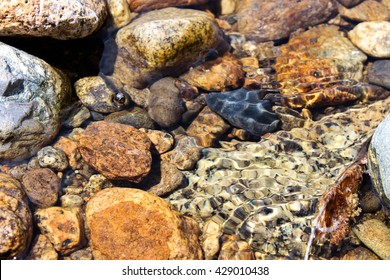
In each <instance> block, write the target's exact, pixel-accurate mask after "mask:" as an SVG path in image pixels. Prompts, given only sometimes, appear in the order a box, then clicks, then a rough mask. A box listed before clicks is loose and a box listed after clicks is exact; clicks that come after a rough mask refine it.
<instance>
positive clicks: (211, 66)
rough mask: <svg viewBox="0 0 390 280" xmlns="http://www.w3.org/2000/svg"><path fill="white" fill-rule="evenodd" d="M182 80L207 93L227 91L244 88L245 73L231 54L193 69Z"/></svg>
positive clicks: (182, 76) (181, 77)
mask: <svg viewBox="0 0 390 280" xmlns="http://www.w3.org/2000/svg"><path fill="white" fill-rule="evenodd" d="M180 79H181V80H184V81H186V82H187V83H189V84H191V85H193V86H196V87H198V88H201V89H204V90H207V91H226V90H232V89H236V88H239V87H241V86H242V84H243V81H244V71H243V70H242V66H241V63H240V61H239V60H238V59H237V58H236V57H235V56H233V55H231V54H230V53H226V54H225V55H224V56H222V57H218V58H217V59H215V60H211V61H207V62H204V63H202V64H201V65H199V66H197V67H195V68H191V69H190V70H189V71H188V72H187V73H185V74H183V75H181V76H180Z"/></svg>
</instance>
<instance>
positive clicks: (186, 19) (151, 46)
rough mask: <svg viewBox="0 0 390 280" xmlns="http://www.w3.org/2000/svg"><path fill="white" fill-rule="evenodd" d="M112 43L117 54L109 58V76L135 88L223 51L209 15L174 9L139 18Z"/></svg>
mask: <svg viewBox="0 0 390 280" xmlns="http://www.w3.org/2000/svg"><path fill="white" fill-rule="evenodd" d="M115 42H116V45H117V50H118V51H117V55H116V53H114V54H112V55H114V56H116V60H115V65H114V70H113V74H112V76H113V77H115V78H116V79H118V81H120V82H121V83H122V85H128V86H129V85H131V86H132V87H135V88H144V87H145V86H147V85H148V84H150V82H151V81H153V80H156V79H157V78H160V77H161V76H168V75H172V74H180V73H181V72H184V71H185V70H186V69H188V67H190V66H191V65H192V64H194V63H195V62H197V61H199V60H200V59H202V58H203V57H204V56H205V55H206V54H207V52H208V51H209V50H212V49H215V48H217V47H218V46H219V45H221V44H222V45H224V48H225V49H226V48H227V45H226V42H225V41H224V39H223V37H222V31H221V30H220V29H219V27H218V26H217V24H216V23H215V21H214V20H213V18H212V17H211V16H210V15H209V14H207V13H205V12H202V11H196V10H189V9H177V8H165V9H161V10H156V11H151V12H148V13H145V14H142V15H141V16H140V17H139V18H137V19H135V20H134V21H132V22H131V23H130V24H129V25H127V26H125V27H123V28H121V29H120V30H119V31H118V33H117V34H116V38H115ZM107 52H109V53H110V52H112V50H111V49H107Z"/></svg>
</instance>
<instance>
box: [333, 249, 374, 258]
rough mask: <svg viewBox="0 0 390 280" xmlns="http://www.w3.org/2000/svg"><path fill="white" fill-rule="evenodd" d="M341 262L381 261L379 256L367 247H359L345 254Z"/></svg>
mask: <svg viewBox="0 0 390 280" xmlns="http://www.w3.org/2000/svg"><path fill="white" fill-rule="evenodd" d="M340 259H341V260H379V258H378V256H377V255H375V254H374V253H373V252H372V251H370V250H368V249H367V248H365V247H357V248H355V249H353V250H351V251H348V252H347V253H345V254H344V255H343V256H342V257H341V258H340Z"/></svg>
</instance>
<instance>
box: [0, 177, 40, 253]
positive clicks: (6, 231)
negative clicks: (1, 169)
mask: <svg viewBox="0 0 390 280" xmlns="http://www.w3.org/2000/svg"><path fill="white" fill-rule="evenodd" d="M32 227H33V225H32V216H31V212H30V209H29V207H28V202H27V198H26V195H25V193H24V191H23V189H22V187H21V185H20V183H19V182H18V181H17V180H16V179H14V178H12V177H11V176H9V175H7V174H4V173H0V259H13V258H22V257H24V255H25V253H26V252H27V250H28V248H29V245H30V242H31V238H32V233H33V232H32Z"/></svg>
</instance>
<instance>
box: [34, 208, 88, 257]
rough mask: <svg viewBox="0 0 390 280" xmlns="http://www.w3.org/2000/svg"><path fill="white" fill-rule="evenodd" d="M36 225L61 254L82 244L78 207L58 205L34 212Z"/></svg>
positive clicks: (81, 227)
mask: <svg viewBox="0 0 390 280" xmlns="http://www.w3.org/2000/svg"><path fill="white" fill-rule="evenodd" d="M35 218H36V220H37V223H38V227H39V229H40V231H41V233H42V234H43V235H45V236H46V237H47V238H48V239H49V240H50V242H51V243H52V244H53V246H54V248H55V249H56V251H58V252H59V253H61V254H62V255H66V254H69V253H71V252H73V251H75V250H77V249H78V248H79V247H81V246H83V245H84V242H85V239H84V238H85V237H84V226H83V225H84V223H83V218H82V214H81V212H80V209H79V208H70V209H67V208H62V207H58V206H54V207H49V208H45V209H39V210H38V211H36V212H35Z"/></svg>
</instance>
